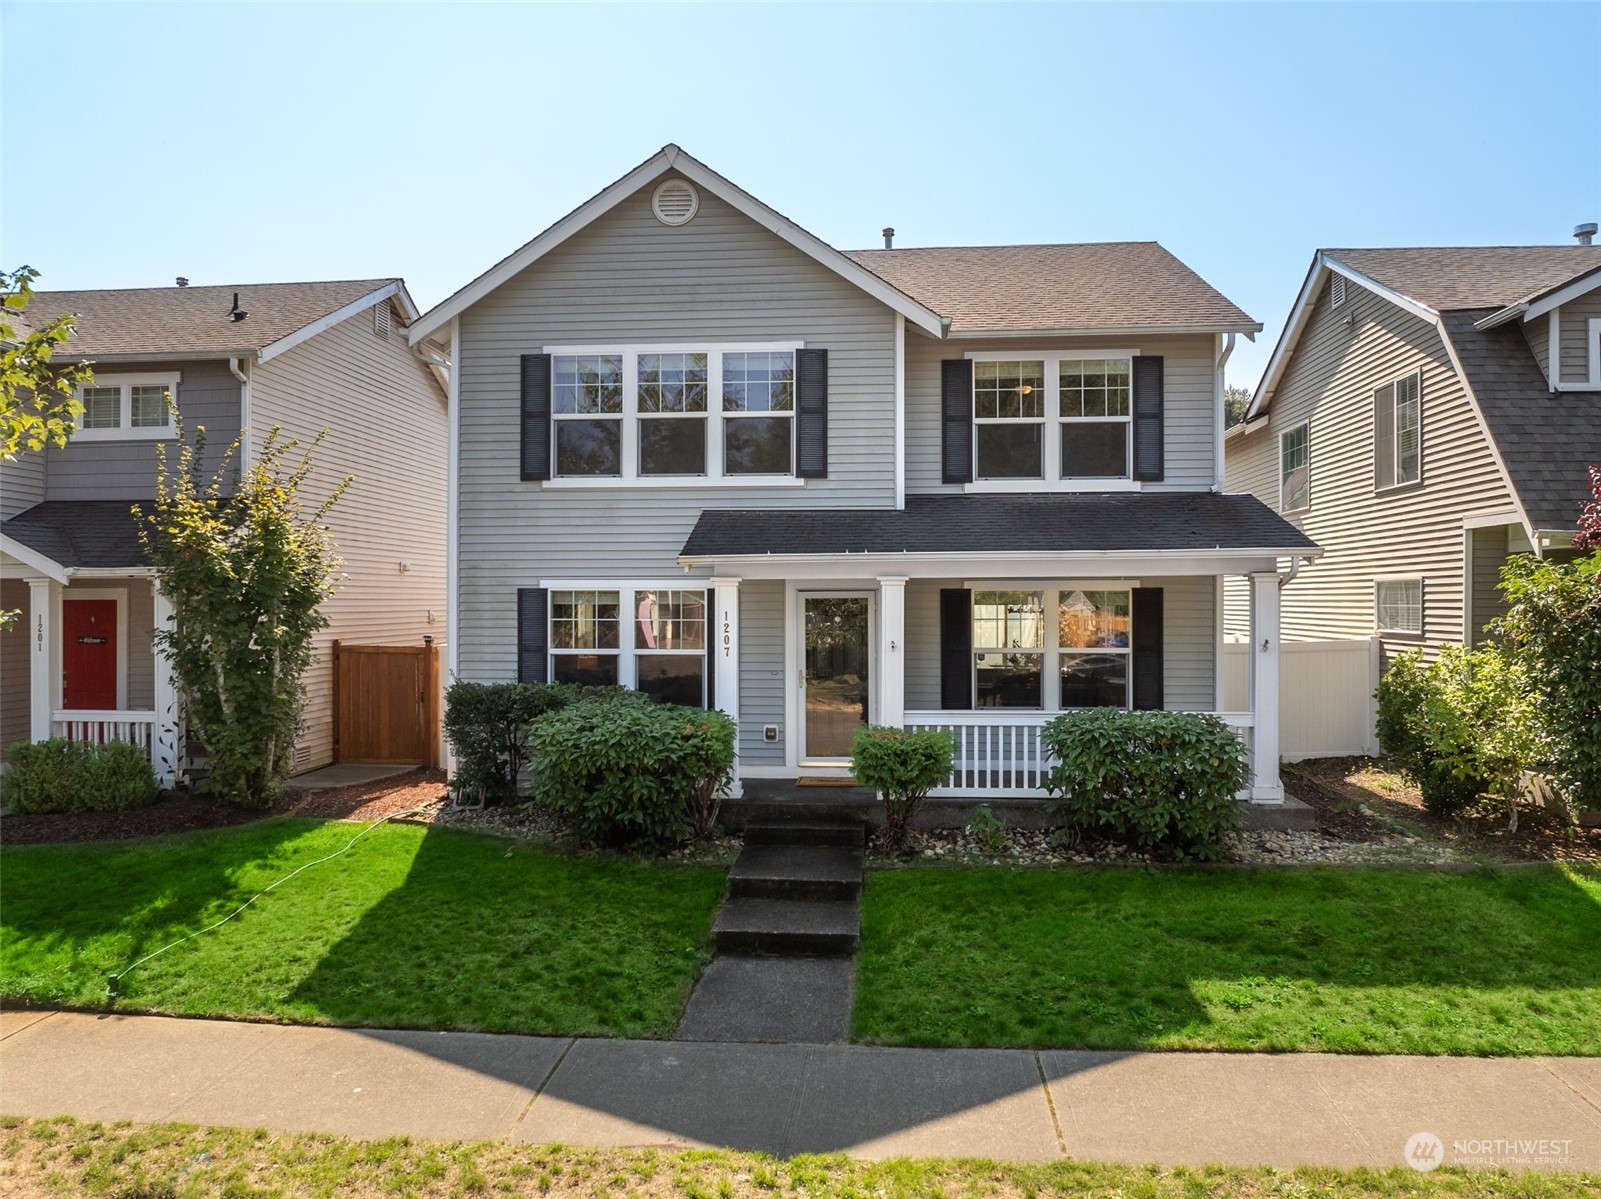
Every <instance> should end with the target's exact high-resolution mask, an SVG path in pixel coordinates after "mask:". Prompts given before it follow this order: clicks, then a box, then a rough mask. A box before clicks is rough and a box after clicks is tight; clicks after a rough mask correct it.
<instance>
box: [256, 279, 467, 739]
mask: <svg viewBox="0 0 1601 1199" xmlns="http://www.w3.org/2000/svg"><path fill="white" fill-rule="evenodd" d="M386 302H387V301H386ZM393 325H394V328H393V331H392V332H391V333H390V335H389V336H388V337H387V338H380V337H378V336H377V335H376V334H375V333H374V332H373V314H372V310H371V309H367V310H364V311H362V312H358V313H357V314H356V315H354V316H352V317H350V318H348V319H346V320H344V321H342V322H341V323H339V324H337V325H335V326H334V327H333V328H331V329H327V330H325V331H324V332H322V333H320V334H318V335H317V336H315V337H313V338H311V339H310V340H308V341H305V342H302V343H301V344H300V345H298V346H296V347H295V348H294V349H292V350H289V351H288V352H287V353H284V354H281V355H279V356H278V357H276V358H274V359H272V360H270V361H268V362H266V363H264V364H258V365H257V366H256V367H255V369H254V370H253V371H252V373H251V378H250V407H251V430H250V435H251V441H252V444H253V446H254V447H255V451H256V452H257V453H258V454H259V453H260V449H261V446H262V444H263V443H264V442H265V440H266V437H267V434H268V432H269V431H270V430H271V429H272V427H273V426H275V425H276V426H279V427H280V428H281V429H282V430H283V435H284V436H287V437H295V438H298V439H300V441H301V443H302V444H303V445H309V444H310V443H311V441H312V440H313V439H314V438H315V437H316V436H317V434H318V432H319V431H321V430H322V429H324V428H326V429H327V430H328V433H327V436H326V437H325V438H324V440H323V442H322V444H321V446H319V447H318V449H317V451H316V455H315V464H316V473H315V474H314V475H313V476H312V481H311V483H310V485H309V494H310V496H312V497H317V498H320V497H322V496H324V495H326V494H327V492H328V491H329V490H330V489H331V488H332V487H334V486H335V485H336V484H337V483H338V482H339V480H340V479H342V478H344V477H345V476H346V475H350V476H352V477H353V480H354V481H353V482H352V483H351V485H350V487H349V489H348V490H347V491H346V492H345V494H344V495H343V496H342V497H340V500H339V502H338V503H337V504H335V505H334V508H333V510H332V512H330V514H329V517H328V527H329V529H330V531H331V532H332V534H333V539H334V544H335V546H336V547H337V549H338V552H339V556H340V557H341V558H343V559H344V566H343V568H342V570H341V572H340V575H339V582H338V590H337V591H336V592H335V594H334V595H333V596H332V598H330V599H329V600H328V601H327V602H326V603H325V604H324V606H323V611H324V613H325V614H326V615H327V617H328V620H329V622H330V623H329V626H328V628H326V629H324V630H322V632H320V633H319V634H318V635H317V642H316V645H317V658H316V661H315V663H314V664H313V665H312V667H311V670H310V671H309V672H308V673H307V676H306V690H307V696H306V712H305V717H304V721H303V731H302V733H301V737H300V739H299V741H298V743H297V745H296V750H297V758H296V766H297V768H298V769H303V770H305V769H312V768H314V767H316V766H320V765H324V764H326V763H327V762H330V761H332V759H333V711H332V703H333V664H332V653H331V643H332V642H333V641H334V640H335V639H338V640H341V641H345V642H349V643H351V644H354V645H420V644H421V643H422V639H423V637H424V636H425V635H431V636H433V637H434V638H435V640H436V641H438V642H439V643H441V644H442V643H443V642H444V640H445V628H446V625H445V445H446V437H447V428H446V413H445V399H444V394H443V393H442V392H441V390H440V388H439V386H438V384H437V383H436V382H435V380H434V378H433V375H432V374H431V372H430V371H429V370H428V368H427V367H425V366H424V365H423V364H422V363H421V362H420V361H418V360H417V358H416V357H415V356H414V355H413V354H412V353H411V351H410V350H409V349H408V348H407V346H406V342H405V337H404V333H403V332H402V330H401V328H400V322H399V320H398V319H397V320H395V321H394V322H393ZM402 562H404V563H406V564H407V566H408V567H409V569H408V570H407V571H406V572H405V573H402V572H401V569H400V564H401V563H402Z"/></svg>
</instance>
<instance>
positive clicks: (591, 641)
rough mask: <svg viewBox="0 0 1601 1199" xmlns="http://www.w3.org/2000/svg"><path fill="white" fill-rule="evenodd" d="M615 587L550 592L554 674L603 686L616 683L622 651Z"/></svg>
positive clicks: (561, 680)
mask: <svg viewBox="0 0 1601 1199" xmlns="http://www.w3.org/2000/svg"><path fill="white" fill-rule="evenodd" d="M620 611H621V596H620V595H619V593H618V592H615V591H552V592H551V593H550V662H551V670H550V677H551V678H552V679H553V680H555V681H556V682H558V683H582V684H584V685H585V686H590V687H600V686H605V685H606V684H608V683H616V682H617V681H618V680H619V678H620V677H621V673H620V671H619V669H618V666H619V660H620V658H621V653H622V644H621V637H620V636H619V627H618V626H619V624H620V621H619V619H618V617H619V615H620Z"/></svg>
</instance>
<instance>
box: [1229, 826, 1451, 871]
mask: <svg viewBox="0 0 1601 1199" xmlns="http://www.w3.org/2000/svg"><path fill="white" fill-rule="evenodd" d="M1233 860H1234V861H1236V862H1248V863H1252V864H1255V865H1278V864H1289V863H1294V864H1302V865H1317V864H1320V863H1338V864H1340V865H1403V866H1421V865H1439V866H1444V865H1448V864H1450V863H1453V862H1461V861H1464V860H1466V859H1464V858H1463V857H1462V855H1461V854H1459V853H1457V852H1456V851H1455V850H1453V849H1452V848H1451V847H1450V846H1447V845H1441V844H1439V843H1438V842H1433V841H1425V840H1422V839H1421V838H1418V837H1412V836H1405V835H1401V834H1386V835H1382V836H1377V837H1373V838H1372V839H1370V840H1362V841H1347V840H1345V839H1344V838H1342V837H1338V836H1335V835H1333V834H1331V833H1327V832H1321V831H1319V832H1293V831H1282V832H1281V831H1269V830H1263V831H1261V832H1247V833H1241V834H1240V835H1239V837H1238V838H1236V840H1235V843H1234V853H1233Z"/></svg>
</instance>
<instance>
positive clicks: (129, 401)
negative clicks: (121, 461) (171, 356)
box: [72, 371, 183, 441]
mask: <svg viewBox="0 0 1601 1199" xmlns="http://www.w3.org/2000/svg"><path fill="white" fill-rule="evenodd" d="M181 382H183V375H182V374H181V373H180V372H178V371H172V372H170V373H164V374H137V375H96V376H95V379H94V382H92V383H87V384H82V385H80V386H79V388H78V391H77V396H78V402H79V403H82V402H83V391H84V387H120V388H121V389H122V402H121V407H120V408H119V409H118V410H117V427H116V428H115V429H74V430H73V433H72V440H73V441H171V440H172V439H173V438H175V437H177V436H178V430H177V427H176V426H175V425H174V424H173V423H172V422H171V421H170V420H169V421H168V422H167V423H166V424H165V425H161V426H159V427H152V428H143V429H135V428H134V427H133V389H134V388H135V387H165V388H166V389H167V390H168V391H169V392H171V393H172V399H173V402H174V403H177V401H178V384H179V383H181Z"/></svg>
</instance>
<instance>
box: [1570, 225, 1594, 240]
mask: <svg viewBox="0 0 1601 1199" xmlns="http://www.w3.org/2000/svg"><path fill="white" fill-rule="evenodd" d="M1573 236H1574V237H1576V238H1578V240H1579V244H1580V245H1581V246H1587V245H1589V244H1590V243H1591V242H1592V241H1593V240H1594V239H1595V222H1594V221H1585V222H1584V224H1582V225H1575V226H1574V227H1573Z"/></svg>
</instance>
